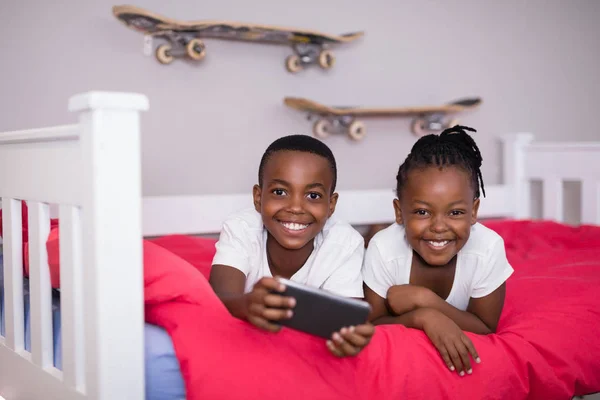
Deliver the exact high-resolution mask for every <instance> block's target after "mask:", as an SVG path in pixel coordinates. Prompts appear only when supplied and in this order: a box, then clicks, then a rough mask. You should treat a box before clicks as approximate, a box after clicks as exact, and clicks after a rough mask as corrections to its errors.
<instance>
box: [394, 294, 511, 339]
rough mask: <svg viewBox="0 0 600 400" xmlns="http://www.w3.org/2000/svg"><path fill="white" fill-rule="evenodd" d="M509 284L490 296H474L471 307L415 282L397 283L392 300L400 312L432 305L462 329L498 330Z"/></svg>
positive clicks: (479, 332) (483, 332)
mask: <svg viewBox="0 0 600 400" xmlns="http://www.w3.org/2000/svg"><path fill="white" fill-rule="evenodd" d="M505 293H506V286H505V284H504V283H503V284H502V285H500V287H498V288H497V289H496V290H494V291H493V292H492V293H490V294H489V295H487V296H484V297H481V298H471V299H470V301H469V306H468V307H467V311H462V310H459V309H457V308H456V307H454V306H453V305H451V304H449V303H448V302H446V301H445V300H444V299H442V298H441V297H439V296H438V295H437V294H435V293H434V292H433V291H431V290H429V289H427V288H425V287H421V286H413V285H401V286H393V287H391V288H390V290H389V291H388V302H389V306H390V308H391V310H392V311H393V313H394V314H396V315H402V314H404V313H406V312H410V311H412V310H415V309H419V308H432V309H435V310H438V311H440V312H441V313H443V314H444V315H446V316H447V317H449V318H450V319H452V320H453V321H454V322H455V323H456V324H457V325H458V326H459V327H460V328H461V329H463V330H465V331H469V332H473V333H478V334H489V333H494V332H495V331H496V328H497V326H498V320H499V319H500V314H501V313H502V307H503V306H504V297H505Z"/></svg>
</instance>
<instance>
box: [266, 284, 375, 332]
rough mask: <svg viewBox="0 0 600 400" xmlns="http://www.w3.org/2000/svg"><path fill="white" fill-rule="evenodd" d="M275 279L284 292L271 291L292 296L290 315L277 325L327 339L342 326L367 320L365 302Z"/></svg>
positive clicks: (367, 312)
mask: <svg viewBox="0 0 600 400" xmlns="http://www.w3.org/2000/svg"><path fill="white" fill-rule="evenodd" d="M277 280H278V281H279V282H281V283H283V284H284V285H285V291H284V292H283V293H281V292H276V291H273V293H274V294H278V295H282V296H289V297H293V298H294V299H296V306H295V307H294V308H293V309H292V310H293V312H294V315H293V316H292V318H289V319H282V320H280V321H276V322H275V323H278V324H279V325H281V326H286V327H288V328H292V329H296V330H299V331H302V332H305V333H308V334H311V335H315V336H319V337H322V338H324V339H331V335H332V334H333V333H334V332H339V330H340V329H342V328H343V327H350V326H356V325H360V324H364V323H366V322H367V320H368V317H369V313H370V312H371V306H370V305H369V303H367V302H366V301H362V300H358V299H352V298H348V297H343V296H339V295H336V294H334V293H330V292H328V291H326V290H322V289H317V288H313V287H310V286H306V285H302V284H299V283H296V282H292V281H290V280H288V279H284V278H277Z"/></svg>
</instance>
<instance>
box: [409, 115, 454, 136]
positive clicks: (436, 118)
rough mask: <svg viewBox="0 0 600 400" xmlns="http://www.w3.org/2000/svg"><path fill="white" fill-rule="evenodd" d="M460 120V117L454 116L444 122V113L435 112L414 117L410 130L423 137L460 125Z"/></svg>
mask: <svg viewBox="0 0 600 400" xmlns="http://www.w3.org/2000/svg"><path fill="white" fill-rule="evenodd" d="M458 122H459V121H458V119H457V118H454V119H451V120H450V121H448V122H447V123H444V114H441V113H434V114H429V115H425V116H420V117H417V118H415V119H413V120H412V122H411V124H410V131H411V132H412V133H413V134H415V135H416V136H419V137H421V136H425V135H426V134H428V133H430V132H439V131H443V130H444V129H448V128H452V127H453V126H456V125H458Z"/></svg>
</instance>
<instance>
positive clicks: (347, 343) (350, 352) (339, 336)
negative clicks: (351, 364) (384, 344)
mask: <svg viewBox="0 0 600 400" xmlns="http://www.w3.org/2000/svg"><path fill="white" fill-rule="evenodd" d="M374 333H375V327H374V326H373V325H372V324H369V323H367V324H362V325H357V326H351V327H349V328H342V329H341V330H340V331H339V332H335V333H334V334H333V335H332V336H331V340H328V341H327V348H328V349H329V351H331V353H333V354H334V355H336V356H338V357H346V356H355V355H357V354H358V353H360V351H361V350H362V349H363V348H364V347H365V346H366V345H367V344H369V342H370V341H371V337H373V334H374Z"/></svg>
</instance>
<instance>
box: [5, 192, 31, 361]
mask: <svg viewBox="0 0 600 400" xmlns="http://www.w3.org/2000/svg"><path fill="white" fill-rule="evenodd" d="M2 208H3V210H2V217H3V218H2V232H3V233H4V235H3V236H4V237H3V246H4V249H3V256H4V318H5V326H6V345H7V346H8V347H9V348H10V349H12V350H14V351H16V352H18V353H20V352H22V351H23V350H24V349H25V346H24V339H25V320H24V315H23V313H24V306H23V267H22V265H23V240H22V239H21V238H22V231H23V229H22V219H21V201H20V200H15V199H11V198H6V197H5V198H3V199H2Z"/></svg>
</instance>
